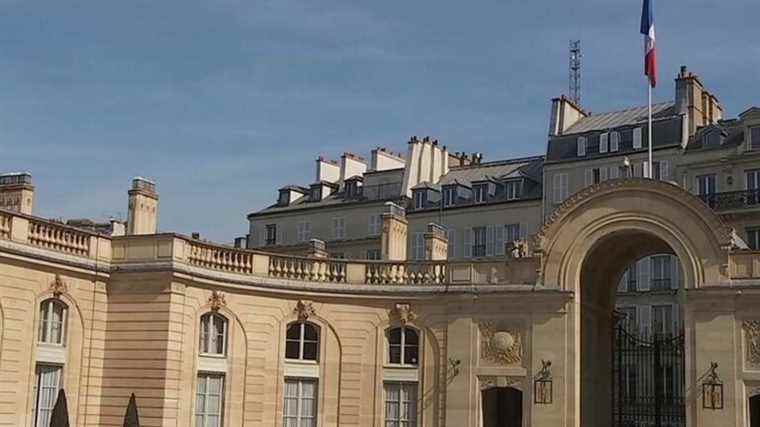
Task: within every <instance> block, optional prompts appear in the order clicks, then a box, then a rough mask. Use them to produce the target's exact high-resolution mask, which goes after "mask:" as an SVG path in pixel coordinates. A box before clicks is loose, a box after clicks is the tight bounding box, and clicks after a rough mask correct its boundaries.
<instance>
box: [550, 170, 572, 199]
mask: <svg viewBox="0 0 760 427" xmlns="http://www.w3.org/2000/svg"><path fill="white" fill-rule="evenodd" d="M567 193H568V186H567V173H564V172H562V173H555V174H554V176H552V200H553V201H554V203H562V202H563V201H564V200H565V199H566V198H567V196H568V194H567Z"/></svg>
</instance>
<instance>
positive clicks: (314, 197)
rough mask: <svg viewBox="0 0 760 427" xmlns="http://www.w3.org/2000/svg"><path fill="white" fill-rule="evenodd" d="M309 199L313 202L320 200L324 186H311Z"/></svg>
mask: <svg viewBox="0 0 760 427" xmlns="http://www.w3.org/2000/svg"><path fill="white" fill-rule="evenodd" d="M309 200H311V201H312V202H318V201H320V200H322V187H321V186H318V187H312V188H311V194H309Z"/></svg>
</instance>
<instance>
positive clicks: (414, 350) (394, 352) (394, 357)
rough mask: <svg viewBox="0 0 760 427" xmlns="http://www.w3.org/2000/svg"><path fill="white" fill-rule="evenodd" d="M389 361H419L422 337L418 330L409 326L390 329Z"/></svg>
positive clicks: (402, 363) (398, 362)
mask: <svg viewBox="0 0 760 427" xmlns="http://www.w3.org/2000/svg"><path fill="white" fill-rule="evenodd" d="M388 352H389V353H388V362H389V363H391V364H395V365H414V366H416V365H417V364H418V363H419V354H420V337H419V334H417V330H415V329H414V328H410V327H407V326H401V327H398V328H392V329H389V330H388Z"/></svg>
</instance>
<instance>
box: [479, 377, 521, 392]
mask: <svg viewBox="0 0 760 427" xmlns="http://www.w3.org/2000/svg"><path fill="white" fill-rule="evenodd" d="M478 383H479V385H480V390H481V391H484V390H488V389H489V388H494V387H514V388H518V389H519V388H520V385H521V384H522V378H518V377H507V376H496V375H480V376H478Z"/></svg>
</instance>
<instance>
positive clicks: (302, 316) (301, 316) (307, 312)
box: [293, 300, 316, 322]
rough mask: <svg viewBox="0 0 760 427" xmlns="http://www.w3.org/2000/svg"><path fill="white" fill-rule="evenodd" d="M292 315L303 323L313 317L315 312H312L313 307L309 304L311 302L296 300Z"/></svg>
mask: <svg viewBox="0 0 760 427" xmlns="http://www.w3.org/2000/svg"><path fill="white" fill-rule="evenodd" d="M293 313H294V314H295V315H296V316H298V320H300V321H301V322H305V321H306V320H307V319H308V318H309V317H310V316H314V315H315V314H316V311H314V306H313V305H312V304H311V301H307V300H298V302H297V303H296V307H295V308H294V309H293Z"/></svg>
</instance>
